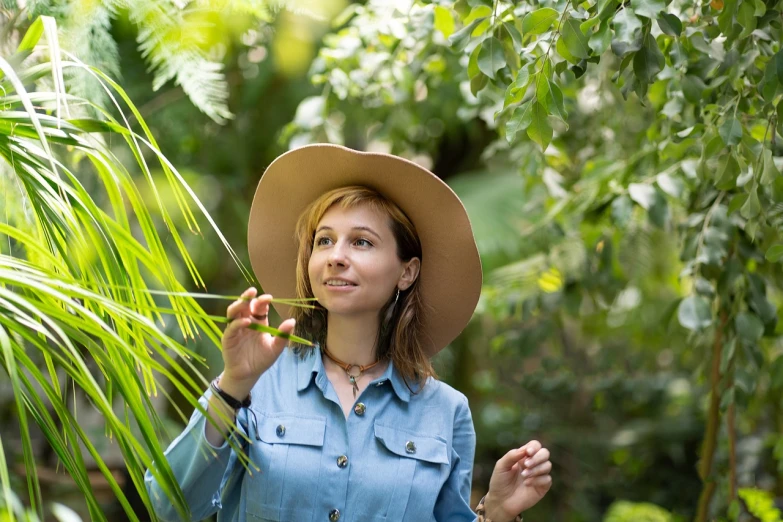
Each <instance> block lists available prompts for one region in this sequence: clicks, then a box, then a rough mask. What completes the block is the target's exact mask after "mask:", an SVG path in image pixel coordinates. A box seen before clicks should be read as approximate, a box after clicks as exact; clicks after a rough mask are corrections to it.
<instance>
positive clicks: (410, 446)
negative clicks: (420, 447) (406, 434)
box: [405, 440, 416, 454]
mask: <svg viewBox="0 0 783 522" xmlns="http://www.w3.org/2000/svg"><path fill="white" fill-rule="evenodd" d="M405 452H406V453H410V454H414V453H416V443H415V442H413V441H412V440H409V441H408V442H406V443H405Z"/></svg>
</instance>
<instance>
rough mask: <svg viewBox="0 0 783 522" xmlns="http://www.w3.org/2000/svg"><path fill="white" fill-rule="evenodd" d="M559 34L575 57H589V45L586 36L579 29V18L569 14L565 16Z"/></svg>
mask: <svg viewBox="0 0 783 522" xmlns="http://www.w3.org/2000/svg"><path fill="white" fill-rule="evenodd" d="M560 34H561V36H562V38H563V39H564V40H565V45H566V47H567V48H568V51H569V52H570V53H571V54H572V55H574V56H576V57H577V58H589V57H590V46H589V45H588V42H587V37H586V36H585V35H584V33H583V32H582V31H581V29H579V20H577V19H576V18H573V17H570V16H569V17H568V18H566V20H565V22H564V24H563V26H562V27H561V28H560Z"/></svg>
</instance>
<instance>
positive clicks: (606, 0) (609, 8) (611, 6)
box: [596, 0, 620, 22]
mask: <svg viewBox="0 0 783 522" xmlns="http://www.w3.org/2000/svg"><path fill="white" fill-rule="evenodd" d="M619 3H620V2H619V0H598V3H597V4H596V6H597V8H598V9H597V10H598V19H599V20H601V22H606V21H607V20H609V19H610V18H611V17H612V16H614V14H615V12H616V11H617V6H618V5H619Z"/></svg>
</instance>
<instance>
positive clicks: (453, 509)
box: [435, 395, 477, 522]
mask: <svg viewBox="0 0 783 522" xmlns="http://www.w3.org/2000/svg"><path fill="white" fill-rule="evenodd" d="M475 453H476V431H475V429H474V428H473V418H472V417H471V414H470V408H469V407H468V399H467V397H465V396H464V395H463V396H462V401H461V403H460V405H459V406H458V407H457V409H456V413H455V418H454V438H453V441H452V452H451V456H452V468H451V473H450V474H449V478H448V479H447V480H446V483H445V484H444V485H443V488H442V489H441V491H440V494H439V495H438V500H437V502H436V503H435V520H438V521H439V522H440V521H442V522H457V521H475V520H477V518H476V514H475V513H473V511H472V510H471V509H470V490H471V483H472V479H473V458H474V456H475Z"/></svg>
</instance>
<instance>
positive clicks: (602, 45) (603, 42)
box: [558, 22, 612, 56]
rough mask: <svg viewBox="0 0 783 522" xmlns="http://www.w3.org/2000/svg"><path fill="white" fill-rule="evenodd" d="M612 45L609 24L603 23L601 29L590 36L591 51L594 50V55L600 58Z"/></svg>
mask: <svg viewBox="0 0 783 522" xmlns="http://www.w3.org/2000/svg"><path fill="white" fill-rule="evenodd" d="M558 43H559V42H558ZM611 43H612V32H611V31H610V30H609V24H608V23H607V22H603V23H602V24H601V27H599V28H598V30H597V31H595V32H594V33H593V34H592V35H590V39H589V40H588V44H589V45H590V49H592V50H593V53H595V54H596V55H598V56H600V55H602V54H604V52H605V51H606V50H607V49H608V48H609V46H610V45H611Z"/></svg>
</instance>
